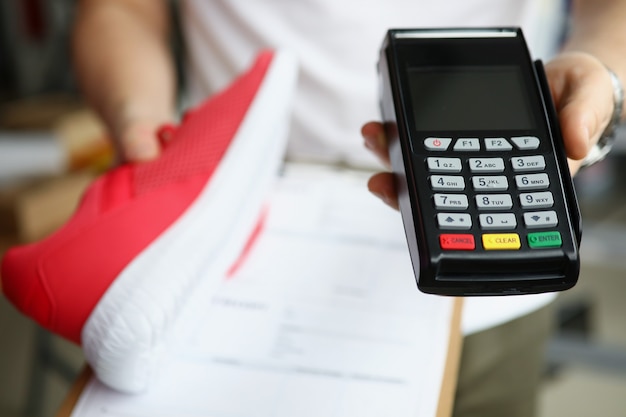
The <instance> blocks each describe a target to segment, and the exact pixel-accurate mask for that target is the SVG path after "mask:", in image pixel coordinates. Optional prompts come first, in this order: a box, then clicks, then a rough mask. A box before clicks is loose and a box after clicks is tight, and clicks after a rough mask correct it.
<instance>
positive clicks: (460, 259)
mask: <svg viewBox="0 0 626 417" xmlns="http://www.w3.org/2000/svg"><path fill="white" fill-rule="evenodd" d="M491 65H493V66H501V65H509V66H510V65H514V66H518V67H519V68H520V69H521V70H522V71H521V73H522V74H523V82H524V84H525V85H524V88H525V89H526V91H527V92H528V97H529V98H530V106H529V107H530V108H531V109H532V112H533V113H534V114H533V118H534V120H535V121H536V123H535V126H534V127H533V128H532V129H524V130H519V129H518V130H506V129H504V130H503V129H501V128H500V129H497V130H491V129H485V130H480V131H451V132H442V131H436V132H428V131H419V132H418V131H417V130H416V129H417V128H416V125H415V123H414V120H413V116H412V114H413V112H412V103H411V95H410V94H409V86H408V82H409V81H408V79H407V77H408V75H407V69H408V68H416V67H442V66H443V67H446V66H450V67H454V66H481V67H485V66H491ZM378 73H379V82H380V85H379V88H380V105H381V111H382V117H383V121H384V124H385V130H386V134H387V137H388V140H389V146H390V157H391V163H392V168H393V171H394V174H395V177H396V183H397V188H398V198H399V204H400V211H401V214H402V219H403V222H404V228H405V232H406V238H407V242H408V247H409V251H410V255H411V260H412V263H413V269H414V273H415V277H416V281H417V286H418V288H419V289H420V290H421V291H422V292H425V293H431V294H440V295H453V296H467V295H508V294H532V293H541V292H549V291H560V290H565V289H568V288H571V287H572V286H574V285H575V284H576V281H577V280H578V274H579V269H580V261H579V253H578V249H579V246H580V239H581V230H582V227H581V218H580V211H579V208H578V203H577V199H576V195H575V191H574V186H573V183H572V179H571V176H570V173H569V169H568V165H567V158H566V155H565V151H564V145H563V139H562V136H561V132H560V128H559V124H558V119H557V116H556V111H555V109H554V105H553V103H552V98H551V95H550V90H549V87H548V83H547V80H546V77H545V74H544V71H543V65H542V63H541V62H540V61H536V62H533V61H532V59H531V57H530V54H529V51H528V48H527V46H526V43H525V40H524V38H523V35H522V32H521V30H520V29H519V28H476V29H461V28H441V29H391V30H389V31H388V33H387V36H386V38H385V40H384V42H383V45H382V47H381V51H380V59H379V62H378ZM525 135H530V136H536V137H539V138H541V144H540V147H539V148H538V149H536V150H532V151H527V150H518V149H516V148H515V147H514V149H513V150H512V151H508V153H504V152H501V153H499V154H494V153H493V152H489V153H486V152H484V151H481V152H478V153H476V152H473V153H471V154H470V153H464V152H458V151H455V152H454V153H453V152H452V151H446V152H444V154H438V156H445V157H460V158H462V159H463V160H464V161H466V159H467V158H469V157H476V156H479V157H493V156H500V157H502V158H504V159H505V163H506V164H510V158H511V157H513V156H520V155H522V156H526V155H543V156H544V158H545V161H546V168H545V170H544V171H542V172H546V173H547V174H548V176H549V179H550V188H549V191H550V192H552V194H553V196H554V206H553V207H552V208H551V209H550V210H554V211H556V213H557V214H558V218H559V222H558V225H557V226H556V227H553V228H551V230H555V231H558V232H560V234H561V237H562V245H561V247H559V248H550V249H531V248H530V247H529V245H528V242H527V241H526V239H525V237H524V236H525V235H526V233H527V232H528V230H525V227H524V224H523V221H522V220H521V217H522V212H523V211H524V210H522V208H520V207H519V203H518V204H515V205H514V207H513V208H512V209H511V210H509V211H510V212H513V213H515V216H516V217H517V219H518V221H517V226H516V229H515V230H511V231H510V232H514V233H519V234H520V236H521V237H522V238H521V239H520V240H521V245H522V247H521V248H520V249H519V250H484V248H483V247H482V245H481V241H480V236H481V234H482V233H484V231H482V230H480V227H479V225H478V224H477V223H478V222H477V221H474V222H473V225H472V228H471V230H469V231H468V233H472V234H474V235H475V236H476V237H477V239H476V249H475V250H471V251H463V250H452V251H451V250H442V249H441V247H440V244H439V235H440V234H441V233H442V230H440V229H439V227H438V224H437V221H436V213H437V210H436V209H435V207H434V204H433V200H432V195H433V190H432V189H431V186H430V183H429V177H430V175H431V174H432V173H431V172H429V171H428V168H427V164H426V158H427V157H428V156H432V154H429V153H428V151H426V150H425V148H424V144H423V140H424V139H423V138H424V137H428V136H433V137H446V136H450V137H483V138H484V137H494V136H497V137H513V136H525ZM464 163H465V162H464ZM467 169H468V167H467V166H464V167H463V170H464V173H465V175H468V174H467ZM505 175H507V176H508V177H509V184H515V181H514V178H513V177H514V175H513V174H511V173H510V172H509V173H507V174H505ZM469 186H471V185H469ZM509 187H510V188H511V186H509ZM507 192H508V193H511V194H512V195H513V199H514V200H515V199H516V198H518V197H517V196H516V191H515V190H509V191H507ZM517 194H519V193H517ZM466 212H469V213H470V214H471V215H472V218H473V219H475V218H476V217H477V216H478V213H479V211H478V209H477V208H476V206H475V204H474V203H473V201H470V207H469V209H468V210H467V211H466Z"/></svg>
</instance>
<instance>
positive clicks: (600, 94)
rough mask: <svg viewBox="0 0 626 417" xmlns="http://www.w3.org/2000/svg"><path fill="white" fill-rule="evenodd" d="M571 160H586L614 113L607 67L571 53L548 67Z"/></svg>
mask: <svg viewBox="0 0 626 417" xmlns="http://www.w3.org/2000/svg"><path fill="white" fill-rule="evenodd" d="M546 74H547V76H548V80H549V82H550V88H551V90H552V96H553V98H554V102H555V105H556V108H557V112H558V115H559V123H560V125H561V131H562V133H563V140H564V142H565V149H566V152H567V156H568V157H569V158H571V159H574V160H580V159H582V158H584V157H585V156H586V155H587V153H588V152H589V150H590V149H591V148H592V147H593V145H594V144H595V143H596V142H597V141H598V139H599V138H600V136H601V134H602V132H603V131H604V129H605V128H606V126H607V125H608V123H609V121H610V118H611V114H612V112H613V89H612V84H611V79H610V76H609V73H608V71H607V70H606V67H605V66H604V65H603V64H602V63H601V62H600V61H599V60H598V59H596V58H595V57H593V56H591V55H589V54H586V53H582V52H567V53H564V54H561V55H560V56H558V57H557V58H556V59H555V60H553V61H552V62H550V63H548V64H547V65H546Z"/></svg>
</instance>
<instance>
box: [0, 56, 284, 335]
mask: <svg viewBox="0 0 626 417" xmlns="http://www.w3.org/2000/svg"><path fill="white" fill-rule="evenodd" d="M271 59H272V53H271V52H265V53H262V54H260V55H259V57H258V59H257V61H256V62H255V64H254V66H253V67H252V69H251V70H250V71H248V72H247V73H246V74H244V75H242V76H241V77H239V78H238V79H237V80H236V81H235V82H234V83H233V84H232V85H231V86H230V87H229V88H228V89H227V90H225V91H223V92H221V93H219V94H217V95H216V96H214V97H212V98H211V99H210V100H209V101H207V102H205V103H204V104H202V105H200V106H199V107H198V108H197V109H195V110H193V111H192V112H191V113H190V114H189V115H188V116H187V117H186V118H185V119H184V121H183V123H182V124H181V125H180V126H178V127H177V128H176V129H175V130H174V132H173V137H172V140H171V142H170V143H169V144H168V146H167V147H166V148H165V150H164V151H163V154H162V156H161V157H159V158H158V159H157V160H155V161H152V162H148V163H144V164H137V165H135V164H126V165H123V166H120V167H118V168H116V169H114V170H112V171H110V172H109V173H107V174H105V175H104V176H102V177H101V178H99V179H98V180H96V181H95V182H94V183H93V184H92V185H91V186H90V187H89V189H88V190H87V192H86V193H85V195H84V196H83V199H82V201H81V204H80V205H79V207H78V209H77V211H76V213H75V214H74V216H73V217H72V218H71V219H70V221H69V222H68V223H67V224H66V225H65V226H64V227H62V228H61V229H59V230H58V231H57V232H56V233H54V234H53V235H51V236H50V237H48V238H46V239H44V240H42V241H40V242H37V243H33V244H30V245H25V246H21V247H16V248H13V249H11V250H9V251H8V252H7V254H6V255H5V257H4V259H3V261H2V265H1V267H2V269H1V275H2V283H3V291H4V293H5V294H6V296H7V298H8V299H9V300H10V301H11V302H12V303H13V304H15V306H16V307H17V308H18V309H19V310H21V311H22V312H23V313H24V314H26V315H28V316H30V317H32V318H33V319H35V320H36V321H37V322H38V323H40V324H41V325H42V326H43V327H45V328H48V329H49V330H51V331H52V332H55V333H58V334H60V335H61V336H64V337H66V338H68V339H70V340H72V341H74V342H76V343H80V334H81V330H82V327H83V325H84V323H85V321H86V320H87V318H88V317H89V315H90V314H91V311H92V310H93V309H94V307H95V306H96V304H97V303H98V301H99V300H100V298H101V297H102V295H103V294H104V292H105V291H106V290H107V288H108V287H109V286H110V285H111V283H112V282H113V281H114V280H115V278H116V277H117V276H118V275H119V274H120V273H121V272H122V270H123V269H124V268H125V267H126V266H127V265H128V264H129V263H130V262H131V261H132V260H133V259H134V258H135V257H136V256H138V255H139V254H140V253H141V252H142V251H143V250H144V249H145V248H146V247H147V246H148V245H149V244H150V243H151V242H153V241H154V240H155V239H156V238H157V237H158V236H159V235H160V234H161V233H162V232H163V231H164V230H165V229H167V228H168V227H169V226H170V225H171V224H172V223H173V222H174V221H175V220H176V219H177V218H179V217H180V215H181V214H182V213H184V211H185V210H186V209H187V208H188V207H189V205H190V204H191V203H192V202H193V201H194V200H195V198H196V197H197V196H198V194H199V193H200V191H201V190H202V189H203V187H204V186H205V185H206V184H207V182H208V181H209V180H210V178H211V175H212V174H213V172H214V170H215V168H216V167H217V166H218V164H219V162H220V161H221V159H222V158H223V156H224V154H225V152H226V151H227V149H228V147H229V145H230V143H231V141H232V139H233V138H234V136H235V134H236V132H237V129H238V127H239V125H240V124H241V122H242V120H243V119H244V117H245V115H246V111H247V110H248V107H249V105H250V103H251V102H252V100H253V99H254V97H255V94H256V92H257V90H258V88H259V86H260V84H261V82H262V80H263V78H264V75H265V73H266V71H267V68H268V67H269V64H270V62H271Z"/></svg>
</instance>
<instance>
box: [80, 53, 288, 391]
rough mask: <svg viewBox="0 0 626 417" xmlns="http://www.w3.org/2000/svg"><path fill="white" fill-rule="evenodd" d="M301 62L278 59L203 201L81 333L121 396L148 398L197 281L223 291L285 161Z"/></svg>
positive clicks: (148, 253)
mask: <svg viewBox="0 0 626 417" xmlns="http://www.w3.org/2000/svg"><path fill="white" fill-rule="evenodd" d="M296 78H297V63H296V60H295V58H294V57H293V56H292V55H290V54H288V53H285V52H282V51H277V52H275V54H274V57H273V59H272V62H271V63H270V66H269V68H268V69H267V72H266V75H265V77H264V80H263V81H262V84H261V86H260V88H259V90H258V92H257V94H256V95H255V98H254V99H253V101H252V103H251V105H250V107H249V109H248V112H247V113H246V116H245V118H244V120H243V123H242V124H241V126H240V127H239V129H238V131H237V133H236V135H235V138H234V139H233V141H232V143H231V144H230V147H229V149H228V150H227V152H226V154H225V156H224V158H223V159H222V161H220V164H219V165H218V167H217V169H216V170H215V172H214V174H213V176H212V178H211V179H210V181H209V183H208V184H207V185H206V186H205V187H204V189H203V190H202V192H201V194H200V195H199V196H198V197H197V199H196V200H195V201H194V202H193V203H192V205H191V206H190V207H189V208H188V209H187V210H186V211H185V213H184V214H183V215H182V216H181V217H180V218H179V219H178V220H177V221H176V222H175V223H174V224H172V225H171V226H170V227H169V228H168V229H167V230H166V231H165V232H164V233H163V234H162V235H161V236H159V237H158V238H157V239H156V240H155V241H154V242H152V243H151V244H150V246H148V248H146V249H145V250H144V251H143V252H142V253H141V254H139V256H137V257H136V258H135V259H134V260H133V261H132V262H131V263H130V264H129V265H128V266H127V267H126V268H125V269H124V270H123V271H122V273H121V274H120V275H119V276H118V277H117V278H116V279H115V281H114V282H113V284H112V285H111V286H110V288H109V289H108V290H107V291H106V293H105V294H104V295H103V297H102V298H101V300H100V301H99V302H98V304H97V305H96V307H95V309H94V310H93V312H92V313H91V315H90V317H89V319H88V320H87V322H86V323H85V325H84V327H83V330H82V345H83V348H84V353H85V357H86V360H87V362H88V363H89V364H90V365H91V367H92V369H93V371H94V373H95V375H96V376H97V377H98V379H100V380H101V381H102V382H103V383H104V384H106V385H108V386H110V387H111V388H114V389H116V390H120V391H125V392H138V391H141V390H144V389H145V388H147V386H148V385H149V382H150V380H151V378H152V376H153V372H155V370H156V368H157V364H158V359H159V356H160V350H161V349H162V346H163V343H164V341H165V339H166V338H167V335H168V332H169V331H170V329H171V328H172V325H173V323H174V322H175V320H176V318H177V317H178V315H179V311H180V308H181V306H182V305H183V304H184V303H185V300H186V299H187V298H188V297H189V295H190V293H191V292H192V291H193V289H194V288H195V287H196V286H197V285H198V283H199V282H200V281H201V280H213V281H214V285H215V286H217V285H219V283H220V282H221V281H222V280H223V279H224V278H225V277H226V273H227V271H228V269H229V267H230V266H231V265H232V264H233V263H234V262H235V261H236V260H237V258H238V256H239V255H240V253H241V252H242V250H243V248H244V246H245V244H246V241H247V239H248V237H249V235H250V233H251V231H252V230H253V229H254V226H255V223H256V222H257V221H258V218H259V215H260V213H261V211H262V206H263V203H264V201H265V198H266V196H267V195H268V193H269V190H270V188H271V185H272V184H273V182H274V179H275V178H276V175H277V173H278V170H279V169H280V166H281V164H282V161H283V157H284V152H285V147H286V142H287V130H288V124H289V115H290V109H291V99H292V95H293V91H294V89H295V82H296Z"/></svg>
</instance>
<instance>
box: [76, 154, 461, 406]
mask: <svg viewBox="0 0 626 417" xmlns="http://www.w3.org/2000/svg"><path fill="white" fill-rule="evenodd" d="M366 180H367V175H365V174H363V173H355V172H352V171H338V170H333V169H330V168H321V167H309V166H304V167H303V166H290V167H288V169H287V171H286V174H285V175H284V176H283V177H281V178H280V180H279V182H278V184H277V186H276V190H275V192H274V194H273V195H272V197H271V199H270V201H269V202H268V206H267V207H268V208H267V214H266V217H265V221H264V223H263V226H262V228H261V231H260V233H259V234H258V236H257V238H256V239H255V241H254V243H253V244H252V246H251V247H250V249H249V251H248V252H247V253H246V254H245V255H244V257H243V258H242V262H241V264H240V265H238V268H237V270H236V271H235V272H234V273H233V274H231V275H230V276H228V277H224V280H223V283H222V284H221V285H220V287H219V288H218V290H215V287H214V286H212V287H211V286H207V289H204V288H199V289H198V290H197V291H195V293H194V296H193V299H192V300H190V302H189V303H188V305H187V306H186V307H185V310H184V311H183V314H182V315H181V318H180V320H179V322H178V323H177V326H176V330H175V333H174V334H172V337H171V340H170V341H169V344H168V350H167V352H166V353H165V354H164V355H163V363H162V364H161V366H160V367H159V371H158V373H156V374H155V375H154V380H153V383H152V385H151V386H150V388H149V389H148V391H146V392H145V393H142V394H139V395H127V394H121V393H118V392H115V391H112V390H110V389H108V388H106V387H105V386H103V385H102V384H100V383H99V382H98V381H97V380H95V379H92V380H91V381H90V382H89V383H88V385H87V386H86V388H85V390H84V391H83V393H82V395H81V397H80V399H79V402H78V404H77V406H76V407H75V409H74V412H73V414H72V416H73V417H87V416H89V417H91V416H93V417H96V416H110V417H118V416H119V417H122V416H123V417H130V416H136V417H144V416H145V417H158V416H177V417H185V416H205V417H309V416H311V417H322V416H323V417H335V416H336V417H374V416H376V417H379V416H394V417H426V416H428V417H433V416H435V415H436V412H437V405H438V401H439V392H440V389H441V384H442V378H443V372H444V367H445V362H446V355H447V349H448V344H449V337H450V323H451V318H452V309H453V302H454V300H453V299H452V298H445V297H438V296H431V295H425V294H422V293H420V292H419V291H418V290H417V287H416V285H415V280H414V277H413V271H412V267H411V262H410V259H409V255H408V251H407V245H406V241H405V237H404V231H403V229H402V221H401V218H400V214H399V213H398V212H396V211H394V210H391V209H389V208H388V207H386V206H385V205H384V204H382V203H381V202H380V201H378V200H377V199H376V198H374V197H372V196H371V195H370V194H369V193H368V191H367V188H366V185H365V184H366ZM172 279H175V277H172ZM209 288H212V289H210V290H209Z"/></svg>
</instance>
